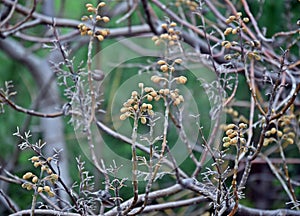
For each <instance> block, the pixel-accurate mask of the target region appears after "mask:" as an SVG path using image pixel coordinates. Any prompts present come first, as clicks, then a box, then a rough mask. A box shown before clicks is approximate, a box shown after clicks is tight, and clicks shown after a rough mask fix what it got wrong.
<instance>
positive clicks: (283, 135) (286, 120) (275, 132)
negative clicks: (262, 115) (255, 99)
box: [263, 114, 296, 146]
mask: <svg viewBox="0 0 300 216" xmlns="http://www.w3.org/2000/svg"><path fill="white" fill-rule="evenodd" d="M293 118H295V115H294V114H292V115H284V116H282V117H281V118H280V119H279V124H278V126H279V128H277V127H276V125H275V124H272V125H274V126H273V127H271V128H270V129H269V130H267V131H266V133H265V137H266V138H265V139H264V143H263V145H264V146H268V145H269V144H270V143H273V142H276V141H277V140H278V139H280V140H281V142H282V144H283V145H291V144H294V139H295V136H296V134H295V132H294V130H293V128H292V124H291V121H292V119H293Z"/></svg>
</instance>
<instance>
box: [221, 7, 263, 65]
mask: <svg viewBox="0 0 300 216" xmlns="http://www.w3.org/2000/svg"><path fill="white" fill-rule="evenodd" d="M248 22H249V18H248V17H244V18H242V13H241V12H238V13H237V14H236V15H232V16H229V17H228V19H226V23H227V24H234V25H231V26H230V27H227V28H226V29H225V31H224V36H228V35H236V34H240V32H241V31H243V32H247V28H246V27H245V26H244V24H245V23H248ZM221 45H222V46H223V47H224V48H225V49H230V48H232V47H234V46H250V49H251V51H249V52H247V57H248V58H249V59H255V60H257V61H259V60H261V56H260V54H259V52H257V51H255V49H257V48H260V46H261V44H260V42H259V41H258V40H251V41H246V42H245V44H239V43H238V42H236V41H228V40H224V41H222V43H221ZM239 56H240V53H238V52H237V53H234V54H227V55H225V56H224V59H225V60H227V61H229V60H231V59H233V58H238V57H239Z"/></svg>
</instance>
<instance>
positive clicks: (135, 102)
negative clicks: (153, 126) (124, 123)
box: [120, 83, 159, 124]
mask: <svg viewBox="0 0 300 216" xmlns="http://www.w3.org/2000/svg"><path fill="white" fill-rule="evenodd" d="M139 87H140V88H141V90H142V94H139V93H138V92H137V91H132V92H131V97H130V98H129V99H128V100H127V101H126V102H125V103H124V104H123V107H122V108H121V110H120V112H121V113H122V114H121V115H120V120H125V119H127V118H128V117H133V118H134V117H135V116H136V115H137V114H138V117H139V119H140V120H141V123H142V124H146V123H147V116H148V115H149V116H153V115H154V111H153V110H152V109H153V106H152V104H149V103H142V101H143V99H144V98H147V96H148V95H143V92H144V91H145V89H146V88H148V89H149V87H146V88H144V84H143V83H139ZM153 92H154V91H151V92H149V93H148V94H149V95H153V96H155V97H157V96H158V95H157V93H156V95H155V94H154V93H153ZM158 100H159V99H158Z"/></svg>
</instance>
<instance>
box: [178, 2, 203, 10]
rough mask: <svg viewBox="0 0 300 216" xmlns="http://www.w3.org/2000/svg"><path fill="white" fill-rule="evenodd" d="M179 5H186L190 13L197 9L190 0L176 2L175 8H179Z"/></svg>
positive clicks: (194, 3)
mask: <svg viewBox="0 0 300 216" xmlns="http://www.w3.org/2000/svg"><path fill="white" fill-rule="evenodd" d="M181 5H186V6H187V7H188V8H189V9H190V10H191V11H196V10H197V7H198V3H197V2H194V1H191V0H177V1H176V2H175V6H176V7H180V6H181Z"/></svg>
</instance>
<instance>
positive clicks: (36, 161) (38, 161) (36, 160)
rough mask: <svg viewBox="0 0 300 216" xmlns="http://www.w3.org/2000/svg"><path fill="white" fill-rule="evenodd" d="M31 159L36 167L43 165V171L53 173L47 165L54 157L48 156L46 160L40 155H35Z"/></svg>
mask: <svg viewBox="0 0 300 216" xmlns="http://www.w3.org/2000/svg"><path fill="white" fill-rule="evenodd" d="M29 160H31V162H32V163H33V166H34V167H35V168H38V167H41V171H42V172H46V173H47V174H48V175H51V174H52V170H51V169H50V168H49V167H48V165H47V163H49V162H50V161H51V160H52V157H48V158H47V160H46V161H45V160H41V159H40V157H38V156H33V157H31V158H30V159H29Z"/></svg>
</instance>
